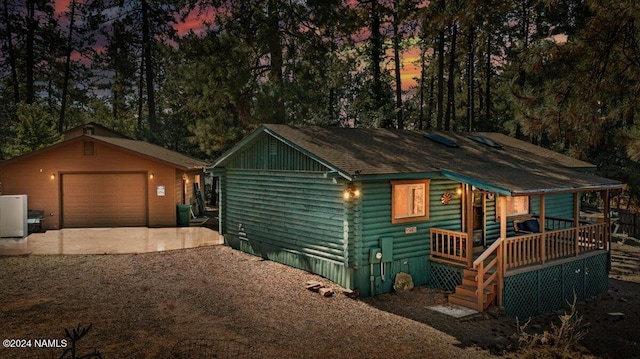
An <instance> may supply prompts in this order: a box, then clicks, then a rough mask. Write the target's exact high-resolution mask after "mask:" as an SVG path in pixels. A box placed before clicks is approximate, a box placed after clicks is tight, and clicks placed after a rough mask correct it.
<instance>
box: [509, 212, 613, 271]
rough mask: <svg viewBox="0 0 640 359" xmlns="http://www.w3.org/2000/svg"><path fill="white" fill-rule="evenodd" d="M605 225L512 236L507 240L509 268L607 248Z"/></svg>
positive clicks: (598, 224) (599, 224)
mask: <svg viewBox="0 0 640 359" xmlns="http://www.w3.org/2000/svg"><path fill="white" fill-rule="evenodd" d="M606 235H607V228H606V225H605V224H604V223H597V224H589V225H583V226H580V227H577V228H575V227H574V228H566V229H558V230H552V231H548V232H544V233H533V234H527V235H521V236H517V237H510V238H507V239H506V240H505V243H504V246H505V249H504V254H505V256H504V261H505V263H504V264H505V269H512V268H517V267H523V266H526V265H531V264H544V263H545V262H546V261H547V260H552V259H557V258H563V257H569V256H577V255H579V254H581V253H584V252H589V251H593V250H598V249H606V245H607V242H606Z"/></svg>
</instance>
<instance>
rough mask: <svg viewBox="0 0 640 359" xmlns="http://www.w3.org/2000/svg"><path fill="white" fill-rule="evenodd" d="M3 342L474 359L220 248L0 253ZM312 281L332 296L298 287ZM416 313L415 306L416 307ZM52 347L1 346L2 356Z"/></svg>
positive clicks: (138, 354)
mask: <svg viewBox="0 0 640 359" xmlns="http://www.w3.org/2000/svg"><path fill="white" fill-rule="evenodd" d="M0 268H2V269H1V270H0V283H2V290H1V291H0V303H2V304H1V305H0V308H1V312H0V336H2V339H5V338H10V339H12V338H13V339H20V338H22V339H32V340H34V339H39V338H40V339H42V338H46V339H58V340H62V339H63V338H64V335H65V334H64V329H65V328H76V327H77V326H78V325H79V324H80V325H82V326H86V325H88V324H92V325H93V326H92V328H91V330H90V331H89V332H88V334H87V335H86V336H85V337H84V338H82V339H81V340H80V341H79V342H78V347H79V352H80V353H81V354H87V353H89V352H91V351H92V350H93V349H94V348H97V349H98V350H99V351H100V353H101V354H102V357H103V358H145V357H147V358H156V357H163V356H166V354H167V352H168V351H169V350H170V349H171V348H172V347H175V346H176V343H179V342H182V341H185V340H189V339H205V340H209V341H210V340H217V339H225V340H229V339H231V340H234V341H237V342H241V343H246V344H248V345H249V346H250V347H251V348H252V351H253V352H254V353H256V354H258V355H256V356H257V357H263V358H389V357H403V358H423V357H438V358H443V357H447V358H482V357H487V356H489V354H488V353H487V352H486V351H481V350H479V349H478V348H476V347H475V346H469V345H462V343H461V342H460V341H459V340H458V339H456V338H455V337H454V336H452V335H449V334H446V333H444V332H442V331H439V330H436V329H434V328H432V327H430V326H428V325H425V324H423V323H420V322H417V321H415V320H412V319H410V318H406V317H403V316H401V315H397V314H393V313H390V312H387V311H384V310H380V309H377V308H376V307H374V306H372V305H370V304H368V303H366V302H364V301H362V300H354V299H351V298H348V297H346V296H345V295H343V294H341V293H340V288H339V287H336V286H333V285H332V284H330V283H329V282H328V281H326V280H324V279H322V278H320V277H318V276H315V275H312V274H309V273H306V272H303V271H299V270H296V269H293V268H290V267H287V266H284V265H281V264H278V263H274V262H270V261H263V260H261V259H260V258H257V257H254V256H250V255H247V254H245V253H242V252H239V251H235V250H233V249H230V248H228V247H224V246H214V247H203V248H195V249H188V250H181V251H172V252H164V253H148V254H139V255H103V256H28V257H0ZM309 280H318V281H321V282H323V283H326V285H328V286H330V287H332V289H334V290H335V291H336V292H337V293H338V294H336V295H334V296H333V297H329V298H325V297H322V296H320V295H319V294H318V293H314V292H311V291H309V290H307V289H305V283H306V282H307V281H309ZM423 310H426V309H424V307H423ZM61 352H62V349H60V348H58V349H43V348H38V349H36V348H33V347H31V348H24V349H18V348H0V358H28V357H35V358H56V357H59V356H60V353H61Z"/></svg>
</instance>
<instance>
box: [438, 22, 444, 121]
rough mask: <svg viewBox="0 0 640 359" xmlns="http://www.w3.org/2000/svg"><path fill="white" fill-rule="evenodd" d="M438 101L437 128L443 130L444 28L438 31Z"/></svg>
mask: <svg viewBox="0 0 640 359" xmlns="http://www.w3.org/2000/svg"><path fill="white" fill-rule="evenodd" d="M437 93H438V97H437V102H436V130H442V119H443V115H444V30H440V32H439V33H438V88H437Z"/></svg>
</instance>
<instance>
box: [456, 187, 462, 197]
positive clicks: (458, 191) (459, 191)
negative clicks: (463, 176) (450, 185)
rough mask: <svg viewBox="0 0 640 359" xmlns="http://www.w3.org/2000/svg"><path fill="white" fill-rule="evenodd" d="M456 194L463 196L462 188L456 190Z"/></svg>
mask: <svg viewBox="0 0 640 359" xmlns="http://www.w3.org/2000/svg"><path fill="white" fill-rule="evenodd" d="M456 194H457V195H458V196H460V195H461V194H462V187H458V188H456Z"/></svg>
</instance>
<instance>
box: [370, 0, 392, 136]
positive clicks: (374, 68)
mask: <svg viewBox="0 0 640 359" xmlns="http://www.w3.org/2000/svg"><path fill="white" fill-rule="evenodd" d="M379 5H380V4H379V3H378V0H371V14H370V15H371V16H370V17H371V23H370V28H369V30H370V31H371V44H370V45H371V51H370V62H371V63H370V64H369V66H370V67H371V77H372V81H373V89H372V92H373V105H374V107H375V108H376V109H379V108H380V107H382V106H383V105H384V102H385V99H384V90H383V88H384V86H383V84H382V71H381V70H380V64H381V63H382V45H383V39H382V33H381V32H380V26H381V24H380V22H381V20H380V9H379ZM380 126H381V127H384V128H389V127H392V126H393V123H392V121H391V120H390V119H389V118H388V117H387V116H386V114H385V118H384V120H383V121H382V123H381V124H380Z"/></svg>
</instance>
